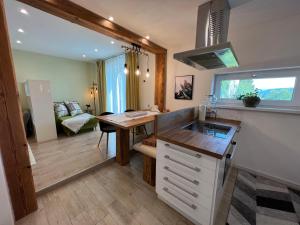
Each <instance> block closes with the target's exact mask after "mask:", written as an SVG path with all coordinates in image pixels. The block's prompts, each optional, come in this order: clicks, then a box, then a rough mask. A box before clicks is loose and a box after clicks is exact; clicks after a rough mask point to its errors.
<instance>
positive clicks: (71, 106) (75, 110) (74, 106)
mask: <svg viewBox="0 0 300 225" xmlns="http://www.w3.org/2000/svg"><path fill="white" fill-rule="evenodd" d="M65 104H66V106H67V108H68V110H69V113H70V114H71V116H76V115H78V114H82V113H83V111H82V109H81V108H80V105H79V103H78V102H76V101H66V102H65Z"/></svg>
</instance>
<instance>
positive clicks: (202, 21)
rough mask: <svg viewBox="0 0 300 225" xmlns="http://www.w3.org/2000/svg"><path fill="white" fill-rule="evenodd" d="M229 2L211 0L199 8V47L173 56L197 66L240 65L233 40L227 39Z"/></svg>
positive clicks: (221, 66) (197, 41)
mask: <svg viewBox="0 0 300 225" xmlns="http://www.w3.org/2000/svg"><path fill="white" fill-rule="evenodd" d="M229 15H230V5H229V3H228V1H227V0H212V1H209V2H207V3H205V4H203V5H200V6H199V8H198V19H197V32H196V47H195V49H193V50H189V51H185V52H179V53H175V54H174V59H176V60H178V61H180V62H183V63H185V64H187V65H190V66H193V67H195V68H197V69H203V68H206V69H217V68H223V67H227V68H230V67H238V66H239V63H238V60H237V57H236V55H235V53H234V51H233V48H232V46H231V44H230V42H227V34H228V25H229Z"/></svg>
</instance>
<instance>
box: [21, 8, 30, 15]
mask: <svg viewBox="0 0 300 225" xmlns="http://www.w3.org/2000/svg"><path fill="white" fill-rule="evenodd" d="M20 13H22V14H24V15H28V12H27V10H26V9H21V10H20Z"/></svg>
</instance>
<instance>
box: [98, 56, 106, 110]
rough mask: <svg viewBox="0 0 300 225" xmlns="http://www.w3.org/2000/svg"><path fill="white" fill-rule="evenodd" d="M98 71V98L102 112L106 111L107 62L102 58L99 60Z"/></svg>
mask: <svg viewBox="0 0 300 225" xmlns="http://www.w3.org/2000/svg"><path fill="white" fill-rule="evenodd" d="M97 72H98V99H99V111H100V114H101V113H103V112H105V111H106V75H105V62H104V61H103V60H100V61H98V62H97Z"/></svg>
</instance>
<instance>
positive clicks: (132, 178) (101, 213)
mask: <svg viewBox="0 0 300 225" xmlns="http://www.w3.org/2000/svg"><path fill="white" fill-rule="evenodd" d="M142 162H143V160H142V157H141V155H139V154H135V155H134V156H133V157H132V159H131V162H130V165H128V166H125V167H122V166H120V165H118V164H117V163H113V164H111V165H109V166H106V167H103V168H101V169H100V170H98V171H95V172H93V173H91V174H88V175H85V176H82V177H80V178H78V179H77V180H75V181H72V182H70V183H68V184H66V185H64V186H62V187H59V188H57V189H55V190H53V191H51V192H48V193H46V194H43V195H41V196H39V197H38V205H39V209H38V211H36V212H34V213H33V214H31V215H29V216H27V217H25V218H23V219H21V220H19V221H18V222H17V223H16V224H17V225H54V224H55V225H129V224H132V225H192V223H191V222H189V221H188V220H187V219H185V218H184V217H183V216H181V215H180V214H179V213H177V212H176V211H175V210H173V209H172V208H170V207H169V206H167V205H166V204H165V203H163V202H162V201H161V200H159V199H158V198H157V196H156V193H155V189H154V188H153V187H152V186H149V185H148V184H147V183H145V182H144V181H143V179H142Z"/></svg>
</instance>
